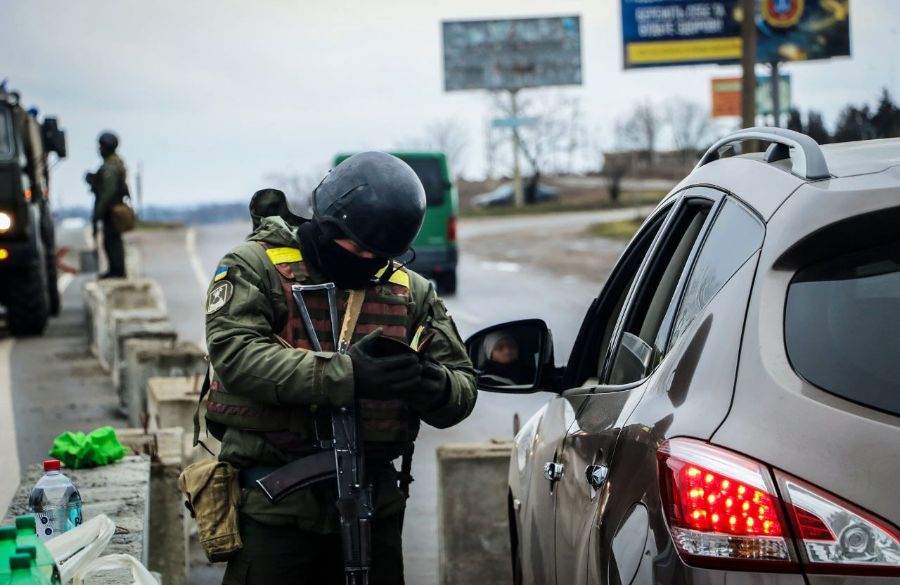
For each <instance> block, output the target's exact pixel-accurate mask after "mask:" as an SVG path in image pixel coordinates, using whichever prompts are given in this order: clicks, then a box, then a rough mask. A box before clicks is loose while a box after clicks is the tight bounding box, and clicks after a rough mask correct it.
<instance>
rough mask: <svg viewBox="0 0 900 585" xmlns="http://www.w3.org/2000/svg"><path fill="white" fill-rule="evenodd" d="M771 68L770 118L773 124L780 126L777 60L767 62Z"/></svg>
mask: <svg viewBox="0 0 900 585" xmlns="http://www.w3.org/2000/svg"><path fill="white" fill-rule="evenodd" d="M769 67H771V68H772V71H771V73H770V74H769V88H770V91H771V92H772V120H774V125H775V126H781V76H780V75H779V73H778V61H772V62H771V63H769Z"/></svg>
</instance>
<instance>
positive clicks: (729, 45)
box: [621, 0, 850, 69]
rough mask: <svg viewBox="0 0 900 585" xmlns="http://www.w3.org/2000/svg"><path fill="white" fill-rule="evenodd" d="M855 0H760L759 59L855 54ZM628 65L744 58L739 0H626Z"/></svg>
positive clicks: (625, 51) (757, 18) (624, 26)
mask: <svg viewBox="0 0 900 585" xmlns="http://www.w3.org/2000/svg"><path fill="white" fill-rule="evenodd" d="M849 1H850V0H757V2H756V6H757V10H756V14H754V20H755V22H756V27H757V54H756V59H757V61H758V62H760V63H770V62H774V61H806V60H811V59H828V58H831V57H837V56H846V55H850V10H849ZM621 6H622V57H623V64H624V67H625V69H632V68H637V67H661V66H670V65H698V64H703V63H720V64H732V63H738V62H740V59H741V47H742V43H741V21H742V20H743V14H742V11H741V2H740V0H621Z"/></svg>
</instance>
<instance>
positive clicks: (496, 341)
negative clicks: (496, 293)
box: [466, 319, 554, 394]
mask: <svg viewBox="0 0 900 585" xmlns="http://www.w3.org/2000/svg"><path fill="white" fill-rule="evenodd" d="M466 351H467V352H468V354H469V359H471V360H472V364H473V365H474V366H475V371H476V373H477V375H478V378H477V384H478V389H479V390H486V391H488V392H502V393H510V394H528V393H532V392H537V391H538V390H539V388H538V385H539V384H541V383H542V382H543V380H544V374H545V370H552V369H553V366H554V364H553V336H552V335H551V333H550V329H549V328H548V327H547V324H546V323H544V322H543V321H542V320H540V319H525V320H521V321H510V322H508V323H501V324H499V325H494V326H492V327H488V328H487V329H482V330H481V331H479V332H478V333H476V334H474V335H472V336H471V337H470V338H469V339H467V340H466Z"/></svg>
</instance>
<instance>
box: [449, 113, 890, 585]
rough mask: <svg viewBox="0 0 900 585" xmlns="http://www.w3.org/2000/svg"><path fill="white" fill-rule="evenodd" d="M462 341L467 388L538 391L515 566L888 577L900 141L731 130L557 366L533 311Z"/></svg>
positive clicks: (514, 497) (656, 573)
mask: <svg viewBox="0 0 900 585" xmlns="http://www.w3.org/2000/svg"><path fill="white" fill-rule="evenodd" d="M746 140H759V141H763V142H767V143H770V146H769V148H768V150H767V151H766V152H765V154H762V153H757V154H750V155H742V156H735V157H730V158H723V159H720V157H719V153H720V151H722V150H724V149H727V148H730V147H733V146H734V145H736V144H737V143H740V142H743V141H746ZM467 344H468V347H469V352H470V355H471V357H472V359H473V362H474V363H475V364H476V366H477V367H478V369H479V370H480V372H481V374H480V384H479V385H480V387H481V389H483V390H488V391H491V390H493V391H499V392H511V393H519V392H521V393H524V392H533V391H535V390H548V391H552V392H555V393H556V394H557V395H556V396H554V397H553V398H552V399H551V400H549V402H548V403H547V404H546V405H545V406H544V407H543V408H541V410H540V411H539V412H538V413H537V414H535V415H534V417H532V418H531V420H529V421H528V422H527V423H526V424H525V425H524V426H523V427H522V429H521V431H520V432H519V433H518V434H517V436H516V444H515V449H514V452H513V456H512V459H511V462H510V473H509V518H510V535H511V544H512V551H513V559H512V560H513V571H514V574H515V580H516V583H527V584H530V583H535V584H552V583H556V584H559V585H573V584H588V583H589V584H600V583H603V584H606V583H610V584H618V583H626V584H627V583H640V584H644V583H646V584H651V583H666V584H668V583H686V584H687V583H691V584H704V585H705V584H722V585H724V584H726V583H728V584H731V583H741V584H750V583H753V584H754V585H769V584H779V585H787V584H791V585H794V584H796V585H826V584H828V585H831V584H836V583H854V584H863V583H865V584H869V583H872V584H874V583H878V584H885V583H888V582H890V583H898V582H900V530H898V528H897V527H898V525H900V495H898V492H897V491H895V490H900V140H877V141H875V140H873V141H866V142H856V143H848V144H837V145H832V146H826V147H822V148H820V147H819V145H818V144H816V143H815V142H814V141H813V140H812V139H810V138H809V137H807V136H804V135H802V134H798V133H796V132H791V131H787V130H780V129H772V128H754V129H749V130H745V131H741V132H738V133H736V134H734V135H732V136H729V137H727V138H725V139H723V140H721V141H720V142H718V143H717V144H715V145H714V146H713V148H711V149H710V151H709V152H707V153H706V155H704V157H703V158H702V159H701V161H700V163H699V164H698V165H697V168H696V169H695V170H694V172H692V173H691V175H689V176H688V177H687V178H686V179H685V180H684V181H682V182H681V184H680V185H678V187H676V188H675V189H674V190H673V191H672V193H670V194H669V195H668V196H667V197H666V198H665V199H664V200H663V201H662V203H661V204H660V205H659V206H658V207H657V209H656V210H655V211H654V212H653V213H652V214H651V215H650V217H649V218H648V219H647V221H646V222H645V223H644V225H643V226H642V227H641V229H640V230H639V231H638V233H637V234H636V235H635V237H634V238H633V240H632V241H631V243H630V244H629V245H628V248H627V249H626V251H625V253H624V254H623V255H622V258H621V259H620V260H619V262H618V264H617V265H616V267H615V269H614V270H613V272H612V274H611V275H610V278H609V280H608V281H607V283H606V284H605V286H604V287H603V290H602V291H600V294H599V296H598V297H597V298H596V299H595V300H594V302H593V304H592V306H591V308H590V309H589V310H588V313H587V315H586V317H585V319H584V322H583V324H582V326H581V330H580V332H579V334H578V338H577V341H576V343H575V347H574V349H573V351H572V355H571V357H570V358H569V361H568V364H567V365H566V366H565V367H564V368H557V367H554V366H553V350H552V341H551V338H550V335H549V332H548V331H547V328H546V325H544V323H543V322H542V321H538V320H531V321H519V322H515V323H506V324H503V325H498V326H495V327H491V328H489V329H486V330H484V331H482V332H479V333H478V334H476V335H475V336H473V337H472V338H471V339H470V340H469V341H468V342H467Z"/></svg>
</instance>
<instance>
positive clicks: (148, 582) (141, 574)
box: [72, 555, 159, 585]
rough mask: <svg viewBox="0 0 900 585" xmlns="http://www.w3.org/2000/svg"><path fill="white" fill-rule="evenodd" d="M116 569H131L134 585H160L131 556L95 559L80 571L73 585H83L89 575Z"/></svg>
mask: <svg viewBox="0 0 900 585" xmlns="http://www.w3.org/2000/svg"><path fill="white" fill-rule="evenodd" d="M115 569H131V577H132V578H133V579H134V585H159V583H157V582H156V579H154V578H153V575H151V574H150V571H148V570H147V569H146V568H145V567H144V565H142V564H141V563H140V561H138V560H137V559H136V558H134V557H133V556H131V555H106V556H104V557H100V558H99V559H95V560H94V561H93V562H92V563H91V564H90V565H88V568H87V569H86V570H84V571H80V572H79V573H78V574H77V575H76V576H75V581H74V583H73V584H72V585H82V584H83V583H84V582H83V581H82V579H84V578H85V577H86V576H87V575H88V574H89V573H94V572H97V571H113V570H115Z"/></svg>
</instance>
